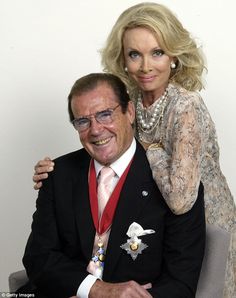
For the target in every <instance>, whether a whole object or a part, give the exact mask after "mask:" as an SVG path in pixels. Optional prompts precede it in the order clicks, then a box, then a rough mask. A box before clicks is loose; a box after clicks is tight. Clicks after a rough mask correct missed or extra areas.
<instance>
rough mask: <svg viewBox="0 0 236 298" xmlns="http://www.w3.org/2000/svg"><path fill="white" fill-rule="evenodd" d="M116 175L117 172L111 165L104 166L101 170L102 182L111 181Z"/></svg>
mask: <svg viewBox="0 0 236 298" xmlns="http://www.w3.org/2000/svg"><path fill="white" fill-rule="evenodd" d="M114 176H115V172H114V171H113V170H112V168H110V167H103V168H102V169H101V171H100V178H99V180H100V182H102V183H106V182H109V181H111V179H112V178H113V177H114Z"/></svg>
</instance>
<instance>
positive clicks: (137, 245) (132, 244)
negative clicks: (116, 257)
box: [120, 237, 148, 261]
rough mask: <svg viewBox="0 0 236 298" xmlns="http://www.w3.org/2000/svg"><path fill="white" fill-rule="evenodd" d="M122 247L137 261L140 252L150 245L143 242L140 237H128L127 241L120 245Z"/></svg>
mask: <svg viewBox="0 0 236 298" xmlns="http://www.w3.org/2000/svg"><path fill="white" fill-rule="evenodd" d="M120 247H121V248H122V249H124V250H126V251H127V254H129V255H130V256H131V258H132V259H133V260H134V261H135V260H136V258H137V256H138V255H139V254H142V251H143V250H144V249H145V248H147V247H148V245H147V244H145V243H143V242H142V240H141V239H139V238H138V237H135V238H131V239H128V240H127V242H126V243H124V244H122V245H121V246H120Z"/></svg>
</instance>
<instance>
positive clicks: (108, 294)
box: [89, 280, 152, 298]
mask: <svg viewBox="0 0 236 298" xmlns="http://www.w3.org/2000/svg"><path fill="white" fill-rule="evenodd" d="M151 287H152V284H151V283H148V284H145V285H142V286H141V285H139V284H138V283H136V282H135V281H128V282H122V283H114V284H113V283H107V282H104V281H100V280H97V281H96V282H95V283H94V284H93V286H92V288H91V289H90V292H89V298H151V297H152V296H151V295H150V294H149V293H148V291H147V289H150V288H151Z"/></svg>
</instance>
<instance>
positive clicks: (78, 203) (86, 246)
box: [73, 159, 95, 260]
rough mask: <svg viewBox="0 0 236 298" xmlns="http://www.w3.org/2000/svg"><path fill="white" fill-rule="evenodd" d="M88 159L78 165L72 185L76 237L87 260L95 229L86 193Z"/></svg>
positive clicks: (87, 192)
mask: <svg viewBox="0 0 236 298" xmlns="http://www.w3.org/2000/svg"><path fill="white" fill-rule="evenodd" d="M89 162H90V159H88V160H86V161H84V162H83V163H82V165H81V164H80V166H79V170H78V172H77V173H76V176H77V177H76V179H75V180H74V184H73V189H74V190H73V199H74V206H75V208H74V212H75V218H76V223H77V230H78V237H79V240H80V246H81V250H82V253H83V254H84V255H85V256H86V258H87V260H90V259H91V255H92V250H93V242H94V236H95V228H94V224H93V219H92V214H91V208H90V201H89V191H88V170H89Z"/></svg>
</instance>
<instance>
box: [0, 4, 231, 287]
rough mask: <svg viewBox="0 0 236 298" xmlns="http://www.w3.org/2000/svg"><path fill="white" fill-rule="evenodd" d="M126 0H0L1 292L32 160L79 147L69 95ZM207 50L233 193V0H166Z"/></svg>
mask: <svg viewBox="0 0 236 298" xmlns="http://www.w3.org/2000/svg"><path fill="white" fill-rule="evenodd" d="M139 2H140V1H132V0H120V1H111V0H100V1H96V0H94V1H92V0H86V1H85V0H84V1H82V0H81V1H79V0H77V1H76V0H68V1H66V0H40V1H38V0H37V1H36V0H21V1H18V0H0V40H1V45H0V165H1V171H0V204H1V208H0V232H1V234H0V235H1V243H2V244H1V253H0V258H1V262H0V273H1V275H0V292H1V291H6V290H8V283H7V278H8V275H9V273H10V272H12V271H16V270H19V269H21V268H22V263H21V258H22V255H23V252H24V247H25V243H26V240H27V237H28V234H29V232H30V223H31V216H32V213H33V211H34V207H35V199H36V197H37V192H36V191H34V190H33V189H32V186H33V183H32V180H31V177H32V173H33V165H34V164H35V162H36V161H37V160H39V159H40V158H42V157H44V156H45V155H49V156H51V157H52V158H54V157H56V156H58V155H62V154H64V153H67V152H69V151H73V150H76V149H77V148H78V147H79V146H80V144H79V140H78V137H77V134H76V132H75V131H74V130H73V128H72V127H71V125H70V123H69V121H68V115H67V105H66V103H67V102H66V97H67V94H68V92H69V90H70V88H71V86H72V84H73V83H74V81H75V80H76V79H77V78H79V77H80V76H82V75H84V74H87V73H89V72H96V71H101V66H100V56H99V53H98V50H99V49H100V48H101V47H102V46H103V43H104V41H105V39H106V36H107V34H108V33H109V31H110V29H111V27H112V25H113V24H114V22H115V21H116V19H117V17H118V16H119V15H120V13H121V12H122V11H123V10H124V9H126V8H127V7H129V6H131V5H133V4H136V3H139ZM159 2H160V3H163V4H166V5H167V6H168V7H169V8H171V9H172V10H173V11H174V12H175V13H176V14H177V16H178V17H179V18H180V20H181V21H182V23H183V24H184V25H185V27H186V28H187V29H188V30H189V31H190V32H192V33H193V35H194V36H196V37H197V38H199V39H200V40H201V42H202V45H203V49H204V51H205V53H206V56H207V58H208V69H209V72H208V75H207V77H206V80H207V85H206V90H205V91H204V92H202V96H203V97H204V100H205V102H206V104H207V106H208V108H209V110H210V113H211V115H212V118H213V119H214V121H215V124H216V128H217V132H218V138H219V144H220V148H221V166H222V170H223V172H224V174H225V176H226V178H227V180H228V183H229V185H230V187H231V190H232V192H233V195H234V197H236V185H235V183H234V166H235V165H236V137H235V130H236V116H235V109H236V103H235V91H234V89H235V88H234V87H235V69H236V59H235V54H236V40H235V30H234V28H235V25H236V24H235V23H236V21H235V9H236V2H235V1H234V0H224V1H223V0H215V1H214V2H212V1H205V0H198V1H197V2H196V1H193V0H178V1H174V0H166V1H159Z"/></svg>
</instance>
